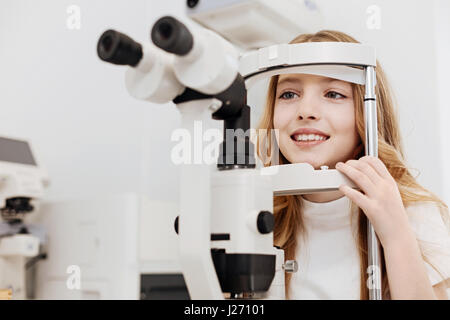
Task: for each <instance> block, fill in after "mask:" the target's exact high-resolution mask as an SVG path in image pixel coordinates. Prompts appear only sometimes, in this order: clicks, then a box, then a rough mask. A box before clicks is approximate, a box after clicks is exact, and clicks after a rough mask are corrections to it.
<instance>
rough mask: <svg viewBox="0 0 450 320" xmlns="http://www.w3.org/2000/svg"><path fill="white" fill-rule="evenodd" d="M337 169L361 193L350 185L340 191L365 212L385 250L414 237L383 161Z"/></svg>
mask: <svg viewBox="0 0 450 320" xmlns="http://www.w3.org/2000/svg"><path fill="white" fill-rule="evenodd" d="M336 169H337V170H339V172H341V173H343V174H345V175H346V176H347V177H349V178H350V179H351V180H352V181H353V182H354V183H355V184H356V185H357V186H358V187H359V188H360V189H361V191H362V192H361V191H358V190H355V189H353V188H351V187H349V186H347V185H341V186H339V190H340V191H341V192H343V193H344V195H345V196H347V197H348V198H350V200H352V201H353V202H355V204H356V205H358V207H360V208H361V209H362V210H363V211H364V213H365V215H366V216H367V218H368V219H369V220H370V222H371V223H372V225H373V227H374V229H375V232H376V234H377V236H378V238H379V239H380V242H381V244H382V245H383V247H385V248H386V246H389V245H390V244H391V243H395V242H396V241H398V240H401V239H406V238H407V237H406V236H407V235H410V234H411V229H410V226H409V221H408V216H407V214H406V210H405V207H404V206H403V202H402V198H401V196H400V192H399V190H398V187H397V183H396V181H395V180H394V178H393V177H392V176H391V174H390V173H389V171H388V170H387V168H386V166H385V165H384V163H383V162H382V161H381V160H380V159H378V158H376V157H373V156H364V157H362V158H360V159H359V160H348V161H347V162H346V163H342V162H338V163H337V164H336Z"/></svg>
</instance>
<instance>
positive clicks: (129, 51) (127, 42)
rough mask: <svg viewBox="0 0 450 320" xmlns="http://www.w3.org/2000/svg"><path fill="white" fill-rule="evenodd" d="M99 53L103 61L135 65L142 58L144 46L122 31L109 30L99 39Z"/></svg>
mask: <svg viewBox="0 0 450 320" xmlns="http://www.w3.org/2000/svg"><path fill="white" fill-rule="evenodd" d="M97 54H98V56H99V58H100V59H102V60H103V61H106V62H110V63H114V64H119V65H129V66H132V67H135V66H136V65H137V64H138V63H139V61H141V59H142V46H141V45H140V44H139V43H137V42H136V41H134V40H133V39H131V38H130V37H129V36H127V35H125V34H123V33H121V32H118V31H115V30H107V31H105V32H104V33H103V34H102V35H101V36H100V39H99V40H98V43H97Z"/></svg>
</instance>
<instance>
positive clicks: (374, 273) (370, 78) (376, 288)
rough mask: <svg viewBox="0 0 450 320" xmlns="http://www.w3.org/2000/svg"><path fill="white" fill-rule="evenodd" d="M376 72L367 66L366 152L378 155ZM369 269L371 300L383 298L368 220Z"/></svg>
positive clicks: (375, 244) (377, 254)
mask: <svg viewBox="0 0 450 320" xmlns="http://www.w3.org/2000/svg"><path fill="white" fill-rule="evenodd" d="M375 84H376V74H375V68H374V67H373V66H367V67H366V88H365V96H364V121H365V136H366V145H365V154H366V155H369V156H373V157H378V128H377V100H376V95H375ZM367 245H368V270H367V272H368V273H369V281H368V282H367V286H368V289H369V299H370V300H381V299H382V296H381V292H382V288H381V254H380V252H381V250H380V243H379V240H378V238H377V235H376V233H375V230H374V228H373V226H372V224H371V223H370V221H367Z"/></svg>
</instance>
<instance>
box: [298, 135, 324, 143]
mask: <svg viewBox="0 0 450 320" xmlns="http://www.w3.org/2000/svg"><path fill="white" fill-rule="evenodd" d="M326 139H327V138H325V137H324V136H319V135H316V134H300V135H297V136H295V140H297V141H316V140H320V141H322V140H326Z"/></svg>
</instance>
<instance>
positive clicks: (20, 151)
mask: <svg viewBox="0 0 450 320" xmlns="http://www.w3.org/2000/svg"><path fill="white" fill-rule="evenodd" d="M0 161H7V162H14V163H21V164H29V165H33V166H35V165H36V161H35V160H34V157H33V154H32V153H31V149H30V146H29V144H28V142H26V141H20V140H13V139H7V138H2V137H0Z"/></svg>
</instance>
